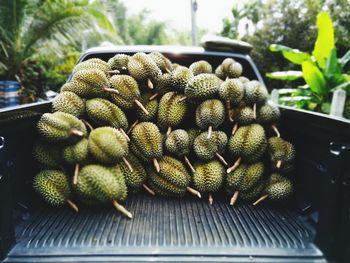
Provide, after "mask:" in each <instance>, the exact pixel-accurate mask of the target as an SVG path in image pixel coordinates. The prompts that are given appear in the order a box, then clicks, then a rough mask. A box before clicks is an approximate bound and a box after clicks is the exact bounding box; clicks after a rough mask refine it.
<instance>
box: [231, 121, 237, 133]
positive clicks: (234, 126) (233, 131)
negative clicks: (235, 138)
mask: <svg viewBox="0 0 350 263" xmlns="http://www.w3.org/2000/svg"><path fill="white" fill-rule="evenodd" d="M237 129H238V123H236V124H235V125H233V127H232V133H231V134H232V135H234V134H235V133H236V131H237Z"/></svg>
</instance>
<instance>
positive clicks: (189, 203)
mask: <svg viewBox="0 0 350 263" xmlns="http://www.w3.org/2000/svg"><path fill="white" fill-rule="evenodd" d="M125 205H126V206H127V207H128V209H129V210H130V211H131V212H132V213H133V215H134V218H133V220H128V219H126V218H125V217H123V216H121V215H120V214H119V213H118V212H116V211H114V210H113V209H111V207H106V208H93V209H92V208H88V207H81V211H80V212H79V213H75V212H74V211H73V210H71V209H69V208H63V209H52V208H44V209H43V210H42V211H37V212H35V213H33V214H32V215H31V216H30V217H29V218H28V219H27V220H24V221H22V222H21V223H20V224H18V225H17V227H16V239H17V243H16V245H15V246H14V248H13V249H12V250H11V251H10V253H9V254H8V258H7V259H6V260H5V262H58V261H60V262H96V261H98V262H104V261H108V262H111V261H112V262H120V261H137V262H143V261H154V260H160V261H163V260H166V261H171V262H174V261H182V262H183V261H187V262H188V261H191V262H193V261H205V262H210V261H215V262H218V261H221V262H265V261H266V262H267V261H268V262H281V260H282V259H283V262H324V259H323V255H322V253H321V252H320V250H319V249H318V248H317V247H316V246H315V245H314V244H313V240H314V235H315V232H314V229H313V227H312V225H311V224H309V223H308V222H307V221H305V220H304V218H303V217H302V216H299V215H298V214H297V213H296V212H293V211H291V210H288V209H285V208H274V207H272V206H270V205H266V206H264V205H262V206H258V207H253V206H251V205H237V206H235V207H231V206H230V205H229V204H228V202H227V200H218V201H217V202H215V203H214V205H213V206H209V205H208V203H207V202H206V200H205V199H202V200H199V199H196V198H191V197H187V198H186V199H185V200H184V199H171V198H163V197H162V198H160V197H152V196H149V195H146V194H144V195H143V194H142V195H135V196H132V197H130V198H129V199H128V200H127V202H126V203H125Z"/></svg>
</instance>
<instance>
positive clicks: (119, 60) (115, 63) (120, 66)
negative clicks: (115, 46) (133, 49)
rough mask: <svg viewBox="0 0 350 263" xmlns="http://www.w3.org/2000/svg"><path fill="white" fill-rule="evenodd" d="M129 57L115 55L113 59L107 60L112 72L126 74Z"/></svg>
mask: <svg viewBox="0 0 350 263" xmlns="http://www.w3.org/2000/svg"><path fill="white" fill-rule="evenodd" d="M129 58H130V56H129V55H126V54H117V55H115V56H114V57H112V58H110V59H109V60H108V65H109V67H110V68H111V69H112V70H118V71H119V72H124V73H125V72H127V70H128V68H127V67H128V63H129Z"/></svg>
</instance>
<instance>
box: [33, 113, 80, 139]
mask: <svg viewBox="0 0 350 263" xmlns="http://www.w3.org/2000/svg"><path fill="white" fill-rule="evenodd" d="M37 128H38V132H39V134H40V136H41V137H42V138H43V139H44V140H46V141H49V142H60V141H69V142H74V141H77V140H78V139H79V138H81V137H83V136H86V127H85V125H84V123H83V122H82V121H81V120H79V119H78V118H77V117H75V116H73V115H71V114H69V113H65V112H60V111H56V112H54V113H44V114H43V115H42V116H41V118H40V120H39V121H38V124H37Z"/></svg>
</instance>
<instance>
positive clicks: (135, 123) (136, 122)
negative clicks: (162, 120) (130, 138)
mask: <svg viewBox="0 0 350 263" xmlns="http://www.w3.org/2000/svg"><path fill="white" fill-rule="evenodd" d="M138 123H139V120H136V121H134V123H133V124H132V125H131V126H130V128H129V130H128V132H127V134H129V133H130V132H131V131H132V129H134V128H135V126H136V125H137V124H138Z"/></svg>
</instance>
